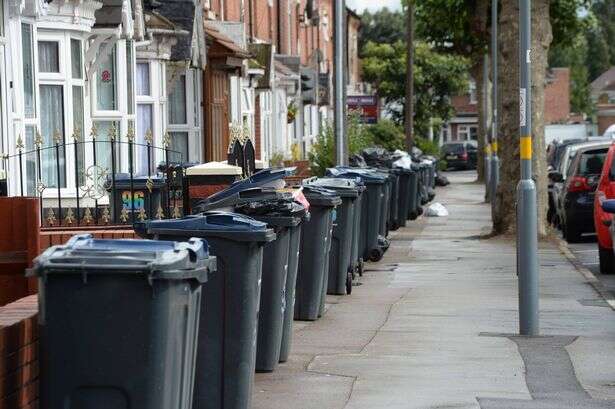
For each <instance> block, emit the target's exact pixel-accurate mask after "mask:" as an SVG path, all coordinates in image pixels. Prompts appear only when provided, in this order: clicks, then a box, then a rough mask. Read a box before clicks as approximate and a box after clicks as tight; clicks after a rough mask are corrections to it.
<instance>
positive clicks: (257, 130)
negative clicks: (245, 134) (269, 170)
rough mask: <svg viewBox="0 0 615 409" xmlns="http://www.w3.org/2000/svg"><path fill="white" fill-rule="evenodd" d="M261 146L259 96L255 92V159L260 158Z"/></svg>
mask: <svg viewBox="0 0 615 409" xmlns="http://www.w3.org/2000/svg"><path fill="white" fill-rule="evenodd" d="M261 146H262V133H261V96H260V94H258V93H257V94H256V98H254V153H255V157H256V160H261Z"/></svg>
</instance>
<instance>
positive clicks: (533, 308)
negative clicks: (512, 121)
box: [517, 0, 540, 337]
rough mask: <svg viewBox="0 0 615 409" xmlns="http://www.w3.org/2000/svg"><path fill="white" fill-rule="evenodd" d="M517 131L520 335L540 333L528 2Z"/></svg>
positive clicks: (526, 0)
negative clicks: (518, 163) (519, 167)
mask: <svg viewBox="0 0 615 409" xmlns="http://www.w3.org/2000/svg"><path fill="white" fill-rule="evenodd" d="M519 6H520V7H519V80H520V81H519V98H520V100H519V109H520V112H519V128H520V150H519V151H520V158H521V180H520V181H519V185H518V186H517V235H518V237H517V243H518V245H517V253H518V254H517V260H518V266H517V270H518V273H519V332H520V334H521V335H524V336H532V337H533V336H538V334H539V307H538V299H539V284H540V279H539V271H538V227H537V224H538V220H537V209H536V208H537V206H536V184H535V183H534V181H533V180H532V76H531V74H532V70H531V65H532V63H531V44H532V35H531V33H532V30H531V22H532V15H531V0H520V1H519Z"/></svg>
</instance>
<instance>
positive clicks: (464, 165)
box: [441, 141, 478, 169]
mask: <svg viewBox="0 0 615 409" xmlns="http://www.w3.org/2000/svg"><path fill="white" fill-rule="evenodd" d="M477 151H478V149H477V147H476V142H473V141H466V142H448V143H445V144H444V145H442V150H441V152H442V159H444V160H445V161H446V164H447V165H448V167H449V168H455V169H476V157H477V156H476V155H477Z"/></svg>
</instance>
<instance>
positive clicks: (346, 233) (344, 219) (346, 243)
mask: <svg viewBox="0 0 615 409" xmlns="http://www.w3.org/2000/svg"><path fill="white" fill-rule="evenodd" d="M303 184H304V185H314V186H321V187H324V188H326V189H330V190H333V191H335V192H336V193H337V194H338V195H339V196H340V198H341V199H342V204H341V205H340V206H339V207H338V208H337V210H336V222H335V224H334V226H333V235H332V239H331V251H330V252H329V270H328V280H327V281H328V284H327V294H332V295H346V294H350V293H351V292H352V277H353V270H352V261H351V255H352V244H353V231H354V223H355V212H357V213H358V212H360V211H361V209H358V208H356V206H357V203H358V202H357V201H358V199H359V195H360V193H361V187H360V186H358V185H357V182H356V181H353V180H350V179H335V178H312V179H308V180H305V181H304V182H303Z"/></svg>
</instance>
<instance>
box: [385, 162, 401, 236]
mask: <svg viewBox="0 0 615 409" xmlns="http://www.w3.org/2000/svg"><path fill="white" fill-rule="evenodd" d="M389 173H390V174H391V175H393V176H394V179H393V184H392V189H391V203H390V204H389V206H390V207H389V221H388V223H389V224H388V227H389V230H392V231H395V230H397V229H399V227H400V226H401V221H400V220H399V208H400V203H399V202H400V197H401V195H400V189H401V187H400V183H401V175H402V170H401V169H398V168H393V169H390V170H389Z"/></svg>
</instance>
